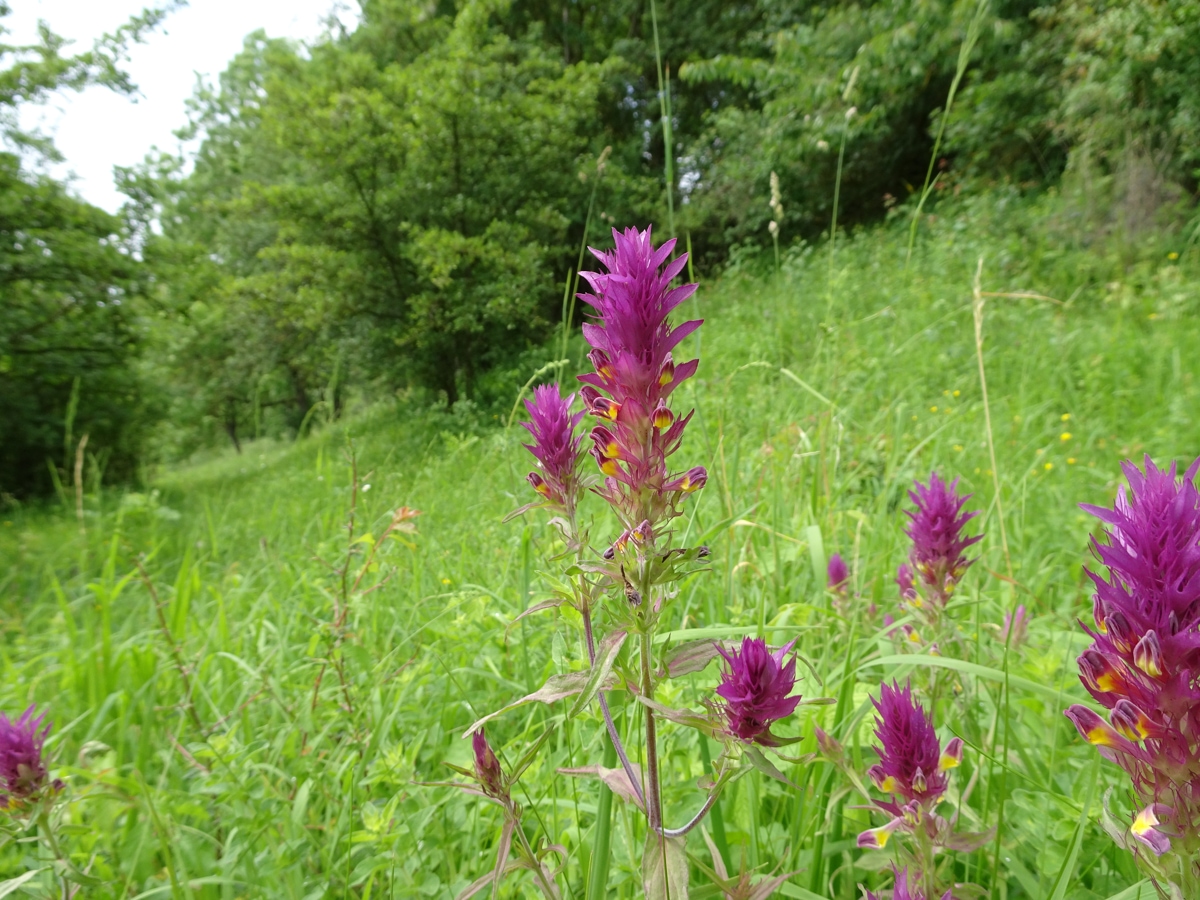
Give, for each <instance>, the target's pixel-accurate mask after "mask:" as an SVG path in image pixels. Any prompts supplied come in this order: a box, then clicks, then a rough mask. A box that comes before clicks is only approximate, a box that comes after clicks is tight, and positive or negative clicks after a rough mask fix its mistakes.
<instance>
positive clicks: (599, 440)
mask: <svg viewBox="0 0 1200 900" xmlns="http://www.w3.org/2000/svg"><path fill="white" fill-rule="evenodd" d="M591 438H592V440H593V441H594V442H595V444H596V449H597V450H598V451H599V452H600V454H601V455H602V456H605V457H607V458H608V459H621V458H622V456H621V445H620V444H618V443H617V439H616V437H615V436H614V435H613V433H612V432H611V431H609V430H608V429H607V428H605V427H604V426H603V425H597V426H596V427H595V428H593V429H592V434H591Z"/></svg>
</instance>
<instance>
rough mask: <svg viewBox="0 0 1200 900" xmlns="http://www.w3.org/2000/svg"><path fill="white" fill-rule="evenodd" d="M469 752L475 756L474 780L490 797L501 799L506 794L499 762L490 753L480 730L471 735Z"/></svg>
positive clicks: (493, 754) (485, 736) (485, 738)
mask: <svg viewBox="0 0 1200 900" xmlns="http://www.w3.org/2000/svg"><path fill="white" fill-rule="evenodd" d="M471 750H472V751H473V753H474V754H475V780H476V781H478V782H479V786H480V787H481V788H483V791H484V793H485V794H487V795H488V796H490V797H497V798H499V797H503V796H504V795H505V793H506V791H505V788H504V773H503V772H502V771H501V770H500V760H498V759H497V758H496V754H495V753H494V752H492V748H491V746H490V745H489V744H488V741H487V735H485V734H484V733H483V729H482V728H480V729H479V730H478V731H476V732H475V733H474V734H473V735H471Z"/></svg>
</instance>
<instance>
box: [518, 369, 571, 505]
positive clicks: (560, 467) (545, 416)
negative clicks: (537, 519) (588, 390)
mask: <svg viewBox="0 0 1200 900" xmlns="http://www.w3.org/2000/svg"><path fill="white" fill-rule="evenodd" d="M574 399H575V395H574V394H569V395H567V396H566V397H564V396H562V394H561V393H560V392H559V390H558V385H554V384H543V385H539V386H538V387H536V388H534V390H533V398H532V399H531V400H526V401H525V408H526V409H527V410H529V421H528V422H522V423H521V424H522V426H524V427H525V428H527V429H528V430H529V433H530V434H531V435H533V443H532V444H525V445H524V446H525V449H526V450H528V451H529V452H530V453H532V454H533V455H534V457H536V459H537V461H538V465H539V468H540V470H541V471H539V472H530V473H529V483H530V484H531V485H532V486H533V489H534V490H535V491H537V492H538V493H539V494H541V495H542V496H543V497H545V498H546V503H547V504H548V505H550V506H553V507H556V508H558V509H561V510H563V511H565V512H567V513H571V512H573V511H574V509H575V503H576V500H577V499H578V494H579V479H578V476H577V474H576V469H577V466H578V462H579V453H580V449H579V448H580V443H581V442H582V436H581V435H577V434H576V433H575V428H576V426H577V425H578V424H579V421H580V420H581V419H582V418H583V415H584V414H583V413H582V412H578V413H575V415H571V402H572V401H573V400H574Z"/></svg>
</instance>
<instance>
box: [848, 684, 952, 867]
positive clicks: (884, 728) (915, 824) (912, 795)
mask: <svg viewBox="0 0 1200 900" xmlns="http://www.w3.org/2000/svg"><path fill="white" fill-rule="evenodd" d="M871 702H872V703H874V704H875V709H876V711H877V712H878V713H879V716H878V718H876V720H875V737H876V738H878V739H879V747H877V748H876V749H877V750H878V752H879V762H878V763H877V764H876V765H873V766H871V768H870V769H868V770H867V775H869V776H870V778H871V781H872V783H873V784H874V785H875V787H877V788H878V789H879V790H880V791H882V792H883V793H885V794H890V795H891V796H892V799H891V800H876V801H875V805H876V806H878V807H879V808H880V809H881V810H883V811H884V812H886V813H888V814H890V815H891V816H892V818H891V820H890V821H889V822H888V823H887V824H886V825H883V826H882V827H880V828H871V829H868V830H867V831H864V832H862V833H861V834H860V835H859V836H858V846H860V847H866V848H877V849H878V848H882V847H884V846H886V844H887V842H888V839H889V837H890V836H891V835H892V834H893V833H894V832H896V831H907V832H912V831H915V830H916V829H917V828H922V829H923V830H924V831H925V832H926V833H927V834H928V835H929V837H930V838H932V839H934V840H935V841H937V840H941V839H943V838H948V836H949V829H948V827H947V823H945V821H944V820H942V819H941V818H940V817H938V816H936V815H935V814H934V810H935V809H936V807H937V805H938V803H939V802H940V801H941V799H942V795H943V794H945V793H946V787H947V786H948V784H949V778H948V775H947V773H948V772H949V771H950V770H951V769H953V768H956V767H957V766H958V765H959V763H960V762H962V754H963V742H962V739H961V738H954V739H953V740H951V741H950V742H949V743H948V744H947V745H946V747H945V749H943V748H942V745H941V743H940V742H939V741H938V737H937V733H936V732H935V731H934V730H933V722H932V721H930V718H929V716H928V715H927V714H926V713H925V710H924V709H923V708H922V707H921V705H920V704H919V703H916V702H915V701H914V700H913V696H912V687H911V686H910V685H905V686H904V688H903V689H901V687H900V686H899V685H898V684H896V683H895V682H893V683H892V684H891V685H890V686H889V685H887V684H884V685H882V686H881V688H880V691H879V699H878V700H874V699H872V701H871Z"/></svg>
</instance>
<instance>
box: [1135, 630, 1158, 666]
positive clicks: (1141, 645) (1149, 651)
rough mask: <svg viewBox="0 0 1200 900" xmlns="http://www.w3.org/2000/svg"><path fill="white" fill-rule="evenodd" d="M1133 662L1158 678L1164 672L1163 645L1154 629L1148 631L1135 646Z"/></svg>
mask: <svg viewBox="0 0 1200 900" xmlns="http://www.w3.org/2000/svg"><path fill="white" fill-rule="evenodd" d="M1133 664H1134V665H1135V666H1137V667H1138V668H1139V669H1141V670H1142V671H1143V672H1145V673H1146V674H1147V675H1149V676H1150V677H1151V678H1158V677H1159V676H1160V675H1162V673H1163V655H1162V646H1161V645H1160V644H1159V642H1158V635H1157V634H1156V633H1155V632H1154V629H1151V630H1150V631H1147V632H1146V634H1145V635H1144V636H1143V637H1142V639H1141V640H1140V641H1138V642H1137V646H1136V647H1134V648H1133Z"/></svg>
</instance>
